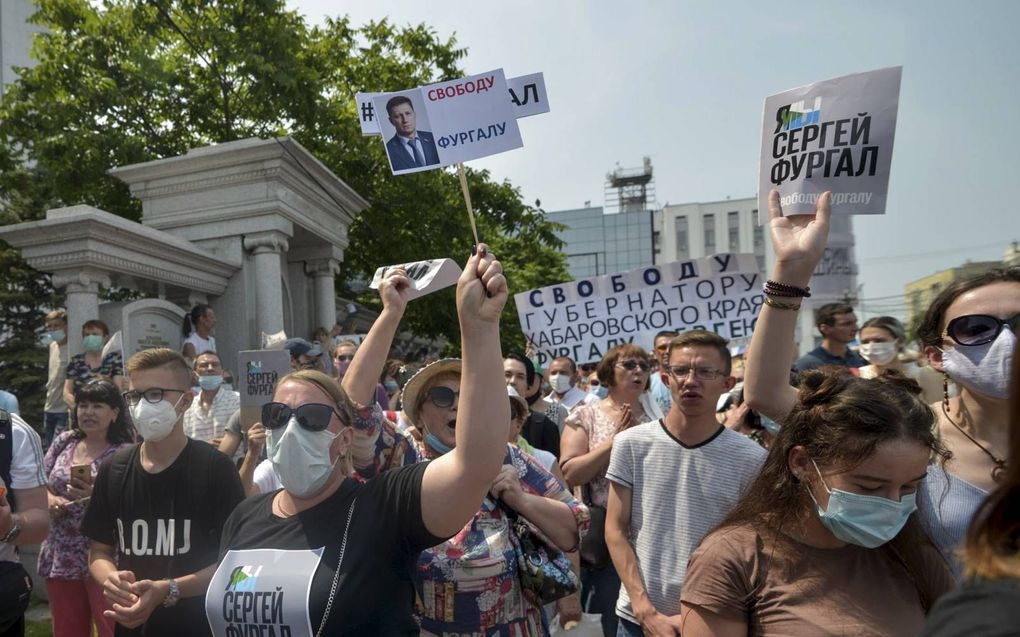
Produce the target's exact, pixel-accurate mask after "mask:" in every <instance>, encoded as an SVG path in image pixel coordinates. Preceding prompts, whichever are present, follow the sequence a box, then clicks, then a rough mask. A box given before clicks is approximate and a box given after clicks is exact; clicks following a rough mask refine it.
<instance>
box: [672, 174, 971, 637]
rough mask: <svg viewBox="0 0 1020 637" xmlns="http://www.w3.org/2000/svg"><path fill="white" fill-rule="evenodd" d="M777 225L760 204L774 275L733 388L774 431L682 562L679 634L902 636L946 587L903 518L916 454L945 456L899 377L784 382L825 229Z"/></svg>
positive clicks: (944, 573) (823, 217)
mask: <svg viewBox="0 0 1020 637" xmlns="http://www.w3.org/2000/svg"><path fill="white" fill-rule="evenodd" d="M830 198H831V195H830V194H828V193H826V194H824V195H823V196H822V197H821V198H820V199H819V202H818V204H817V214H816V216H814V217H811V216H804V215H802V216H795V217H782V216H781V215H782V211H781V209H780V205H779V194H778V192H777V191H772V192H771V193H770V195H769V215H770V218H771V221H770V227H771V233H772V244H773V246H775V253H776V266H775V270H774V272H773V275H772V280H770V281H769V282H767V283H766V292H767V293H768V292H770V291H773V290H776V289H777V288H778V289H780V290H781V291H783V292H784V295H783V296H780V295H772V294H767V295H766V301H765V305H764V306H763V307H762V310H761V314H760V315H759V318H758V323H757V325H756V326H755V330H754V335H753V337H752V339H751V346H750V355H749V356H748V362H747V371H746V375H745V384H744V392H745V395H746V399H747V401H748V403H749V404H750V406H751V407H752V408H754V409H758V410H760V411H761V412H762V413H763V414H766V415H768V416H769V417H771V418H773V419H774V420H776V421H777V422H782V427H781V429H780V430H779V435H778V436H777V438H776V440H775V442H774V444H773V446H772V448H771V449H770V450H769V455H768V457H767V459H766V461H765V465H764V467H763V468H762V471H761V475H760V476H759V477H758V479H757V480H755V481H754V483H753V484H752V486H751V488H750V489H749V490H748V492H747V493H745V494H744V495H743V497H742V498H741V499H740V502H739V503H738V504H737V506H736V507H735V508H734V509H733V511H732V512H731V513H730V514H729V515H728V516H727V518H726V520H725V521H723V522H722V524H720V525H719V527H718V528H717V529H716V530H715V531H713V532H712V533H711V534H710V535H708V536H707V537H706V538H705V539H704V541H703V542H702V543H701V546H700V547H699V548H698V550H697V552H695V554H694V556H693V557H692V558H691V561H690V566H689V567H688V570H687V579H686V581H685V582H684V586H683V591H682V593H681V600H682V602H683V618H682V619H683V622H682V629H683V635H684V637H707V636H709V635H711V636H714V637H728V636H731V635H741V636H745V635H746V636H749V637H755V636H759V635H765V636H767V635H791V636H800V635H804V636H809V635H810V636H811V637H815V636H821V637H824V636H826V635H846V634H849V633H852V634H855V635H897V636H899V635H914V634H917V632H918V631H919V630H920V628H921V625H922V624H923V622H924V614H925V612H926V611H927V610H928V609H929V608H930V607H931V605H932V604H933V603H934V602H935V600H936V599H937V598H938V597H939V596H941V595H942V594H943V593H945V592H946V591H947V590H948V589H949V588H950V587H951V586H952V578H951V575H950V573H949V570H948V568H947V565H946V564H945V562H944V560H943V559H942V558H941V556H940V555H939V554H938V552H937V551H936V550H935V548H934V546H932V544H931V542H930V541H929V540H928V539H927V537H926V536H925V534H924V531H923V530H922V529H921V527H920V525H919V524H918V522H917V521H916V519H915V518H914V517H913V516H912V513H913V511H914V510H915V508H916V507H915V496H916V492H917V490H918V485H919V483H920V482H921V481H922V480H924V477H925V472H926V470H927V467H928V458H929V456H930V455H932V454H934V455H935V456H936V457H945V450H944V449H943V447H942V445H941V444H940V443H939V441H938V439H937V438H936V437H935V436H934V433H933V431H932V425H933V424H934V420H935V419H934V415H933V414H932V412H931V410H930V409H928V407H927V406H926V405H925V404H924V403H923V402H922V401H921V400H920V399H919V398H918V396H917V394H918V393H919V392H918V387H917V385H916V383H913V381H910V380H907V379H903V378H902V377H899V376H897V377H889V376H883V377H882V378H880V379H879V380H866V379H862V378H856V377H854V376H853V375H852V374H850V373H849V371H842V372H840V371H838V370H829V371H826V370H815V371H810V372H807V373H805V374H803V376H802V380H801V385H800V390H799V391H798V390H797V389H794V388H793V387H792V386H790V385H789V384H788V381H789V369H788V367H787V365H786V362H785V353H786V352H788V351H789V350H790V347H791V345H792V343H793V336H794V330H795V328H796V323H797V311H796V310H797V308H798V307H799V305H800V303H799V299H798V298H797V296H790V294H795V295H801V296H803V295H806V294H805V293H806V292H807V290H806V289H805V286H806V285H807V283H808V281H810V279H811V276H812V273H813V272H814V270H815V267H816V265H817V263H818V261H819V259H820V258H821V256H822V254H823V252H824V249H825V244H826V240H827V237H828V227H829V201H830Z"/></svg>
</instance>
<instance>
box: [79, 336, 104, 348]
mask: <svg viewBox="0 0 1020 637" xmlns="http://www.w3.org/2000/svg"><path fill="white" fill-rule="evenodd" d="M81 346H82V349H84V350H85V351H86V352H101V351H103V337H102V336H100V335H98V334H89V335H88V336H86V337H85V338H83V339H81Z"/></svg>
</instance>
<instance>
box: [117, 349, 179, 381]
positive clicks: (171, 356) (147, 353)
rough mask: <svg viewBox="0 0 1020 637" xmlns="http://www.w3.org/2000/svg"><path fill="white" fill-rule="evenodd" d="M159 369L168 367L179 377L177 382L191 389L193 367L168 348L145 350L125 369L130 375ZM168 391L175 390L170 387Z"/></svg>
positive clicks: (129, 361) (128, 363)
mask: <svg viewBox="0 0 1020 637" xmlns="http://www.w3.org/2000/svg"><path fill="white" fill-rule="evenodd" d="M158 367H167V368H169V369H170V370H171V371H173V372H174V373H175V374H176V375H177V380H178V381H180V383H181V385H182V386H184V387H186V388H189V389H190V388H191V366H190V365H188V361H186V360H185V359H184V357H183V356H181V355H180V354H178V353H177V352H176V351H174V350H172V349H170V348H168V347H157V348H154V349H143V350H142V351H140V352H137V353H136V354H135V355H134V356H132V357H131V358H129V359H128V362H127V365H125V368H126V370H127V373H128V375H129V376H130V375H131V374H134V373H135V372H141V371H145V370H148V369H156V368H158ZM167 389H174V388H173V387H168V388H167Z"/></svg>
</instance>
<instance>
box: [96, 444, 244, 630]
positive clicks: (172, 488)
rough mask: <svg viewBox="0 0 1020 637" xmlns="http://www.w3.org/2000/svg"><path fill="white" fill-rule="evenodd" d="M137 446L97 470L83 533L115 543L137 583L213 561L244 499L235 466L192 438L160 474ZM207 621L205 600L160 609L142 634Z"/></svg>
mask: <svg viewBox="0 0 1020 637" xmlns="http://www.w3.org/2000/svg"><path fill="white" fill-rule="evenodd" d="M141 444H142V443H139V444H136V445H132V446H130V447H126V448H124V449H121V450H119V451H117V452H116V453H115V454H113V455H112V456H111V457H110V458H109V459H108V460H107V461H106V462H104V463H103V465H102V466H101V467H100V469H99V474H98V475H97V476H96V482H95V487H94V489H93V492H92V499H91V500H90V502H89V506H88V509H87V510H86V511H85V518H84V520H83V521H82V526H81V530H82V533H83V534H84V535H85V536H87V537H88V538H90V539H92V540H94V541H96V542H100V543H102V544H108V545H111V546H113V547H115V548H116V553H117V564H118V568H119V569H120V570H126V571H132V572H133V573H134V575H135V579H136V581H140V580H143V579H152V580H159V579H166V578H169V577H174V578H177V577H181V576H184V575H189V574H191V573H194V572H196V571H199V570H201V569H203V568H205V567H207V566H209V565H211V564H215V563H216V561H217V559H218V558H219V554H220V544H219V542H220V536H221V533H222V530H223V525H224V523H225V522H226V521H227V518H228V517H229V516H230V513H231V511H233V510H234V507H235V506H237V504H238V503H239V502H241V501H242V500H243V499H244V490H243V488H242V486H241V480H240V478H239V476H238V474H237V469H236V468H235V467H234V463H233V462H232V461H231V460H230V459H229V458H227V456H225V455H223V454H222V453H220V452H219V451H217V450H216V448H215V447H213V446H212V445H210V444H208V443H205V442H200V441H196V440H191V439H189V440H188V442H187V444H186V445H185V447H184V449H183V450H182V451H181V453H180V455H178V456H177V459H176V460H174V461H173V463H172V464H171V465H170V466H169V467H167V468H166V469H164V470H163V471H160V472H159V473H149V472H147V471H146V470H145V469H144V468H142V464H141V456H140V452H139V450H140V448H141ZM204 624H205V613H204V610H203V599H202V597H200V596H199V597H191V598H182V599H181V600H180V601H179V602H178V603H177V605H176V606H173V607H171V608H163V607H162V606H160V607H158V608H157V609H156V611H154V612H153V614H152V615H151V616H150V618H149V621H148V622H146V625H145V626H144V627H143V629H141V630H140V631H128V630H126V629H124V627H123V626H119V625H118V626H117V634H118V635H127V634H143V635H149V636H154V635H183V634H188V633H189V632H191V631H193V630H194V628H195V627H196V626H203V625H204Z"/></svg>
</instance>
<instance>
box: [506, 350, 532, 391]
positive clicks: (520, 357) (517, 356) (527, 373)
mask: <svg viewBox="0 0 1020 637" xmlns="http://www.w3.org/2000/svg"><path fill="white" fill-rule="evenodd" d="M506 360H510V361H520V363H521V364H522V365H524V377H525V380H527V381H528V387H531V383H533V382H535V364H534V363H532V362H531V359H530V358H528V357H527V356H525V355H524V354H521V353H520V352H510V353H509V354H507V355H506Z"/></svg>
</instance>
